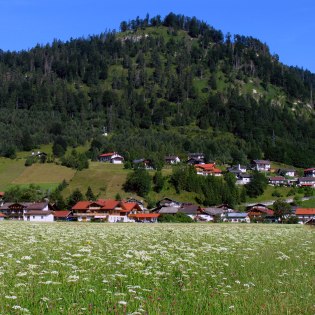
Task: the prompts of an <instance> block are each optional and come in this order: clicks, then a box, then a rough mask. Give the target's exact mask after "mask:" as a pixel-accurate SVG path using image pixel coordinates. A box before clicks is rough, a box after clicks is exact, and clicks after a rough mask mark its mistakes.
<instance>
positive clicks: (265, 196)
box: [246, 185, 302, 202]
mask: <svg viewBox="0 0 315 315" xmlns="http://www.w3.org/2000/svg"><path fill="white" fill-rule="evenodd" d="M290 190H291V188H290V187H275V186H270V185H268V186H267V188H266V189H265V191H264V193H263V194H262V195H261V196H258V197H257V198H247V199H246V202H263V201H269V200H274V199H278V197H275V196H272V193H273V192H274V191H277V192H279V193H280V194H281V198H290V197H291V198H293V197H294V196H289V197H288V196H287V194H288V192H289V191H290ZM299 196H301V197H302V195H299Z"/></svg>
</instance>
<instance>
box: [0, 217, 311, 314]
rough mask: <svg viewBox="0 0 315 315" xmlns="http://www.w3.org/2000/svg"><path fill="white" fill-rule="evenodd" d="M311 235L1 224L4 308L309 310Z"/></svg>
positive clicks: (0, 302)
mask: <svg viewBox="0 0 315 315" xmlns="http://www.w3.org/2000/svg"><path fill="white" fill-rule="evenodd" d="M314 232H315V230H312V229H305V228H304V227H302V226H285V225H283V226H279V225H277V226H273V225H245V224H244V225H231V224H230V225H229V224H225V225H224V224H222V225H211V224H200V225H199V224H190V225H189V224H174V225H168V224H156V225H155V224H148V225H146V224H129V225H128V224H116V225H110V224H84V223H83V224H80V223H73V224H72V223H51V224H42V223H38V224H35V223H27V222H1V224H0V246H1V254H0V274H1V280H0V313H1V314H312V313H314V308H313V307H314V286H313V282H312V281H313V279H314V265H313V263H314V252H315V251H314V249H315V248H314V242H313V241H314ZM312 278H313V279H312Z"/></svg>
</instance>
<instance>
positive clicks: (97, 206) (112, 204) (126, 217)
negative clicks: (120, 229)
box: [72, 199, 143, 223]
mask: <svg viewBox="0 0 315 315" xmlns="http://www.w3.org/2000/svg"><path fill="white" fill-rule="evenodd" d="M72 212H73V217H75V218H77V220H78V221H83V222H85V221H92V220H93V221H104V222H110V223H115V222H134V219H133V218H132V216H130V215H134V214H138V213H143V210H142V209H141V207H140V206H139V205H138V204H137V203H136V202H124V201H118V200H113V199H106V200H103V199H99V200H97V201H79V202H78V203H76V204H75V205H74V206H73V207H72Z"/></svg>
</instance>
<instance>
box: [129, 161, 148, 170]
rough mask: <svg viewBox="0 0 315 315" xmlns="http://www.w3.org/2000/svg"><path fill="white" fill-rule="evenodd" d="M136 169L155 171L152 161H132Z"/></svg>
mask: <svg viewBox="0 0 315 315" xmlns="http://www.w3.org/2000/svg"><path fill="white" fill-rule="evenodd" d="M132 164H133V167H134V168H144V169H145V170H153V165H152V161H151V160H149V159H137V160H133V161H132Z"/></svg>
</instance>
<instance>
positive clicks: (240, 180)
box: [236, 173, 253, 185]
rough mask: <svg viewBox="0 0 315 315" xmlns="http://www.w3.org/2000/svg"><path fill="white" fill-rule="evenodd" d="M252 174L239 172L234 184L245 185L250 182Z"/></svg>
mask: <svg viewBox="0 0 315 315" xmlns="http://www.w3.org/2000/svg"><path fill="white" fill-rule="evenodd" d="M252 178H253V176H252V175H251V174H247V173H244V174H239V175H238V176H237V180H236V184H237V185H246V184H248V183H250V182H251V180H252Z"/></svg>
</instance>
